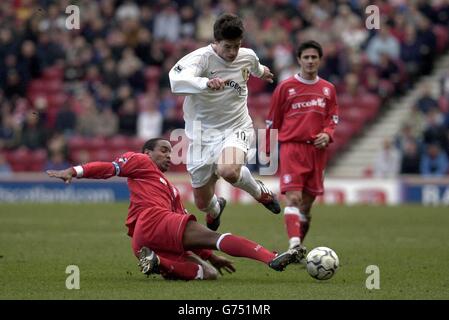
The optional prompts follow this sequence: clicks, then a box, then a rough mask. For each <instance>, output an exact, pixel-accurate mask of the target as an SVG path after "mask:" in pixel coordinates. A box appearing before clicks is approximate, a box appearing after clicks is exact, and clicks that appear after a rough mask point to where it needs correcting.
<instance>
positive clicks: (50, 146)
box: [47, 133, 69, 158]
mask: <svg viewBox="0 0 449 320" xmlns="http://www.w3.org/2000/svg"><path fill="white" fill-rule="evenodd" d="M68 151H69V150H68V146H67V140H66V139H65V137H64V135H63V134H61V133H55V134H53V135H52V136H51V137H50V139H49V140H48V142H47V152H48V154H49V155H52V154H55V153H61V154H62V155H63V156H64V158H66V157H67V155H68Z"/></svg>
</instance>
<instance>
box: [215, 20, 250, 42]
mask: <svg viewBox="0 0 449 320" xmlns="http://www.w3.org/2000/svg"><path fill="white" fill-rule="evenodd" d="M244 30H245V29H244V27H243V22H242V19H240V17H238V16H236V15H235V14H232V13H224V14H222V15H220V16H219V17H218V18H217V20H216V21H215V23H214V39H215V41H221V40H236V39H241V38H243V31H244Z"/></svg>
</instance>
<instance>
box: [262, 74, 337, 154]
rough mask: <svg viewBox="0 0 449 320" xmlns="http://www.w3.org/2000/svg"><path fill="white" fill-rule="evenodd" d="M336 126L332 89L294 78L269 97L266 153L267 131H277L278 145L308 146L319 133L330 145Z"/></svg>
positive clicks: (321, 82) (319, 82)
mask: <svg viewBox="0 0 449 320" xmlns="http://www.w3.org/2000/svg"><path fill="white" fill-rule="evenodd" d="M337 123H338V104H337V98H336V93H335V87H334V85H333V84H332V83H330V82H328V81H326V80H323V79H321V78H319V77H317V79H316V80H305V79H303V78H301V77H299V76H298V75H295V76H293V77H290V78H288V79H287V80H285V81H283V82H281V83H280V84H279V85H278V86H277V87H276V90H275V91H274V93H273V97H272V99H271V106H270V112H269V115H268V119H267V129H268V130H267V151H269V150H270V149H269V141H270V139H269V134H270V132H269V130H270V129H278V134H279V136H278V139H279V142H305V143H312V142H313V140H314V139H315V136H316V135H317V134H318V133H321V132H325V133H327V134H328V135H329V138H330V142H332V141H333V134H334V130H335V127H336V125H337Z"/></svg>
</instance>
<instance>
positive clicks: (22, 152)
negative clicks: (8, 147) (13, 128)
mask: <svg viewBox="0 0 449 320" xmlns="http://www.w3.org/2000/svg"><path fill="white" fill-rule="evenodd" d="M6 160H7V161H8V163H9V165H10V166H11V168H12V170H13V171H14V172H22V171H27V167H28V161H29V151H28V149H26V148H20V149H17V150H15V151H12V152H8V153H7V154H6Z"/></svg>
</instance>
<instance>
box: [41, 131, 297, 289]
mask: <svg viewBox="0 0 449 320" xmlns="http://www.w3.org/2000/svg"><path fill="white" fill-rule="evenodd" d="M171 151H172V148H171V145H170V142H169V141H167V140H164V139H161V138H155V139H151V140H149V141H147V142H146V143H145V144H144V146H143V149H142V153H135V152H127V153H125V154H123V155H122V156H121V157H120V158H117V159H116V160H115V161H113V162H90V163H87V164H85V165H82V166H76V167H72V168H68V169H66V170H60V171H47V173H48V175H49V176H50V177H55V178H60V179H62V180H63V181H65V182H66V183H70V182H71V181H72V178H73V177H76V178H88V179H108V178H111V177H113V176H119V177H127V178H128V187H129V190H130V194H131V196H130V205H129V210H128V218H127V220H126V226H127V227H128V235H129V236H130V237H132V248H133V251H134V254H135V255H136V257H137V258H138V259H139V266H140V267H141V271H142V272H143V273H144V274H147V275H148V274H153V273H156V274H161V275H162V276H163V277H164V278H166V279H183V280H194V279H216V278H217V275H218V274H217V270H216V269H215V268H217V269H218V270H219V271H220V273H221V269H224V270H226V271H228V272H234V271H235V269H234V266H233V265H232V263H231V262H230V261H229V260H228V259H226V258H224V257H220V256H216V255H215V254H213V252H212V251H211V250H220V251H222V252H225V253H227V254H229V255H231V256H235V257H246V258H250V259H254V260H258V261H261V262H263V263H265V264H267V265H268V266H269V267H271V268H272V269H274V270H277V271H282V270H283V269H284V268H285V267H286V266H287V265H288V264H290V263H291V262H293V261H294V260H295V259H297V258H298V257H301V256H303V255H304V252H303V251H301V250H298V249H293V250H288V251H286V252H284V253H282V254H278V255H276V254H274V253H273V252H271V251H269V250H267V249H265V248H264V247H262V246H261V245H259V244H257V243H255V242H253V241H250V240H247V239H245V238H243V237H239V236H235V235H232V234H230V233H225V234H220V233H217V232H214V231H211V230H209V229H208V228H206V227H205V226H203V225H201V224H199V223H197V222H196V218H195V216H193V215H191V214H189V213H187V211H186V209H185V208H184V206H183V205H182V203H181V198H180V195H179V191H178V189H176V187H175V186H173V185H172V184H171V183H170V182H169V181H168V179H167V178H166V177H165V175H164V174H163V172H165V171H167V170H168V168H169V166H170V163H171V158H170V153H171ZM204 260H207V261H209V262H210V264H212V266H213V267H212V266H211V265H210V264H208V263H207V262H206V261H204ZM214 267H215V268H214Z"/></svg>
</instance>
